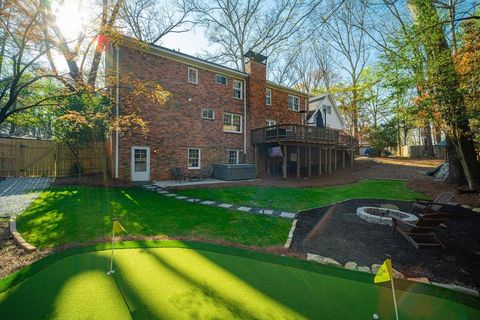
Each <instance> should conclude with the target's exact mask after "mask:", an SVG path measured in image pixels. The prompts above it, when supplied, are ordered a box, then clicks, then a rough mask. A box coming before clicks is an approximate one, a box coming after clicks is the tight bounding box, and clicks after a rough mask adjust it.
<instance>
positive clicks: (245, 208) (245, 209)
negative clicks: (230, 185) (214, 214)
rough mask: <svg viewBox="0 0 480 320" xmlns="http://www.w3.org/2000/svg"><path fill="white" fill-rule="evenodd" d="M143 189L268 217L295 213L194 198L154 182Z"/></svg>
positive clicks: (288, 216) (286, 215) (287, 217)
mask: <svg viewBox="0 0 480 320" xmlns="http://www.w3.org/2000/svg"><path fill="white" fill-rule="evenodd" d="M143 187H144V188H145V189H148V190H152V191H155V192H157V193H159V194H161V195H164V196H167V197H172V198H173V197H175V198H176V199H178V200H181V201H187V202H191V203H195V204H199V205H206V206H214V207H220V208H225V209H227V210H234V211H238V212H243V213H246V214H259V215H267V216H270V217H277V218H284V219H291V220H292V219H295V218H296V216H297V214H296V213H294V212H286V211H281V210H280V211H279V210H273V209H266V208H259V207H251V206H245V205H243V206H242V205H235V204H231V203H224V202H222V201H211V200H202V199H194V198H188V197H185V196H182V195H179V194H176V193H173V192H171V191H168V190H165V189H163V188H162V187H160V186H158V185H154V184H146V185H143Z"/></svg>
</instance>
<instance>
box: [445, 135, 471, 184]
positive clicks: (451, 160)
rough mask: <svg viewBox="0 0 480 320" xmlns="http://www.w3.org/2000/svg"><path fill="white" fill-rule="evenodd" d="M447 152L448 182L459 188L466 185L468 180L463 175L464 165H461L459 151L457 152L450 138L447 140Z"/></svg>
mask: <svg viewBox="0 0 480 320" xmlns="http://www.w3.org/2000/svg"><path fill="white" fill-rule="evenodd" d="M446 152H447V156H448V165H449V177H448V181H449V182H450V183H453V184H456V185H459V186H461V185H465V183H466V181H467V180H466V179H465V175H464V174H463V169H462V164H461V163H460V160H459V158H458V155H457V151H456V150H455V146H454V145H453V144H452V141H451V139H450V138H447V148H446Z"/></svg>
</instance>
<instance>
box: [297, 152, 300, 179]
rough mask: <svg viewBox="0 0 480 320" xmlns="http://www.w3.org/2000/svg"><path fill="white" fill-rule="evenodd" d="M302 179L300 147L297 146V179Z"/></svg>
mask: <svg viewBox="0 0 480 320" xmlns="http://www.w3.org/2000/svg"><path fill="white" fill-rule="evenodd" d="M298 178H300V146H297V179H298Z"/></svg>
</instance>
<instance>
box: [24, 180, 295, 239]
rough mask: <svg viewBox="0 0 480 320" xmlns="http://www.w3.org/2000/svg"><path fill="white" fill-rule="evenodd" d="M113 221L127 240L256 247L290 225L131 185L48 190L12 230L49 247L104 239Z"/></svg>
mask: <svg viewBox="0 0 480 320" xmlns="http://www.w3.org/2000/svg"><path fill="white" fill-rule="evenodd" d="M112 217H117V218H118V219H119V220H120V221H121V223H122V224H123V226H124V227H125V229H126V230H127V231H128V235H130V236H136V235H141V236H161V235H165V236H184V237H185V236H188V237H199V238H205V239H221V240H226V241H230V242H236V243H241V244H247V245H256V246H271V245H283V243H284V242H285V240H286V239H287V236H288V231H289V229H290V225H291V221H288V220H284V219H278V218H268V217H264V216H257V215H249V214H245V213H236V212H232V211H227V210H225V209H222V208H215V207H210V206H204V205H194V204H190V203H187V202H184V201H180V200H176V199H172V198H168V197H165V196H162V195H159V194H157V193H155V192H152V191H147V190H144V189H141V188H136V187H132V188H111V189H108V188H107V189H106V188H95V187H52V188H50V189H48V190H47V191H45V192H43V193H42V194H41V196H40V197H39V198H38V199H37V200H36V201H34V202H33V203H32V204H31V205H30V207H29V208H28V209H27V210H26V211H25V212H24V213H22V215H20V216H19V217H18V220H17V228H18V230H19V232H20V233H21V234H22V236H23V237H24V238H25V239H26V240H27V241H28V242H30V243H31V244H33V245H34V246H36V247H40V248H44V247H53V246H58V245H62V244H68V243H76V242H87V241H92V240H96V239H99V238H103V237H106V236H109V235H110V234H111V226H112Z"/></svg>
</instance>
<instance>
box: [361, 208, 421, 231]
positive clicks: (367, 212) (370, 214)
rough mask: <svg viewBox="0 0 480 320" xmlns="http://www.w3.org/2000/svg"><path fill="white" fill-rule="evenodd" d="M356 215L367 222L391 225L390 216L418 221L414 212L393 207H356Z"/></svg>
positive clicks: (408, 220)
mask: <svg viewBox="0 0 480 320" xmlns="http://www.w3.org/2000/svg"><path fill="white" fill-rule="evenodd" d="M357 216H359V217H360V218H361V219H363V220H365V221H367V222H371V223H376V224H385V225H389V226H391V225H393V222H392V218H391V217H392V216H394V217H396V218H399V219H400V220H402V221H405V222H410V223H416V222H417V221H418V218H417V216H415V215H414V214H411V213H407V212H402V211H399V210H395V209H389V208H379V207H359V208H357Z"/></svg>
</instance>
